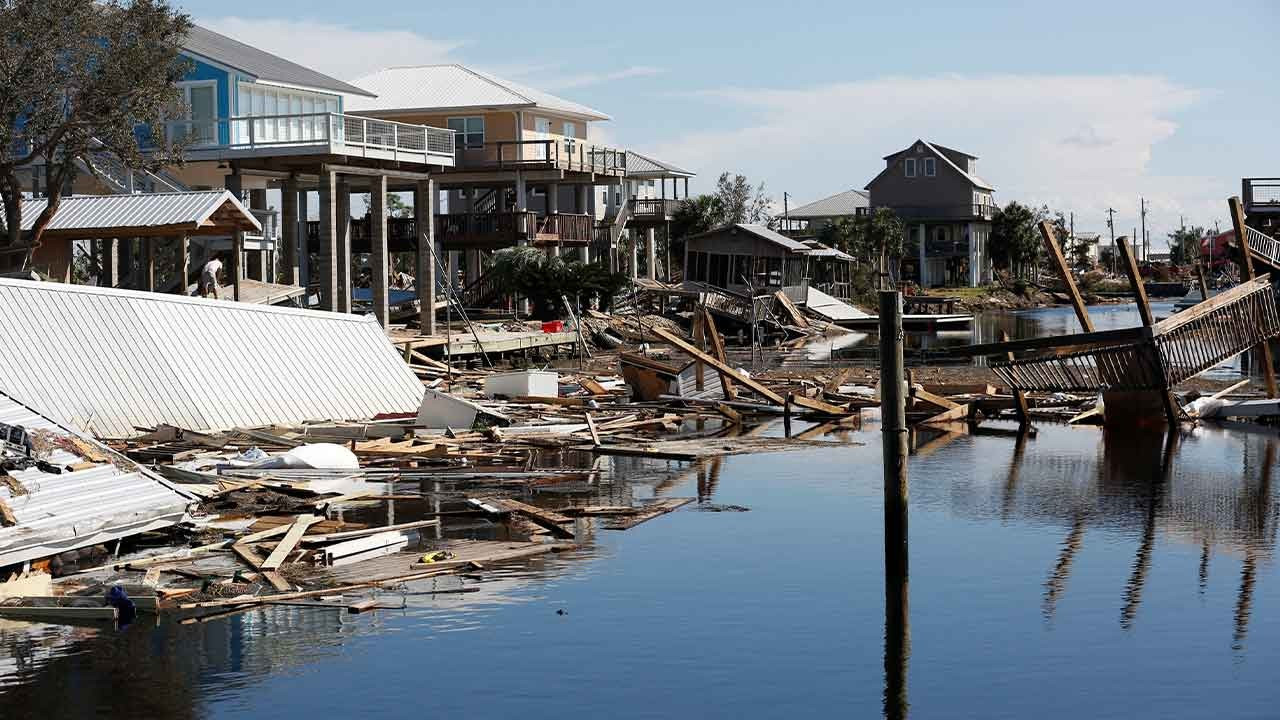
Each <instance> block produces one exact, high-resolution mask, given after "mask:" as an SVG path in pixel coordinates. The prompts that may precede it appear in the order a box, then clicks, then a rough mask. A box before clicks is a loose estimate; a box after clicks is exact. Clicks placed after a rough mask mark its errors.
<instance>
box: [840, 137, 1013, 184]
mask: <svg viewBox="0 0 1280 720" xmlns="http://www.w3.org/2000/svg"><path fill="white" fill-rule="evenodd" d="M917 144H920V145H924V146H925V147H927V148H929V150H930V151H932V152H933V154H934V155H937V156H938V157H939V158H941V159H942V162H943V164H944V165H946V166H948V167H950V168H951V169H952V170H955V171H956V172H958V173H960V175H962V176H963V177H964V178H965V179H966V180H968V181H969V182H970V183H971V184H973V185H974V186H975V187H978V188H980V189H982V190H990V191H992V192H995V188H994V187H992V186H991V185H990V184H989V183H988V182H987V181H986V180H983V179H982V178H980V177H978V176H977V175H974V174H973V173H970V172H968V171H966V170H962V169H961V168H960V166H959V165H956V164H955V163H954V162H952V160H951V158H949V157H947V153H945V152H943V151H942V146H941V145H934V144H933V143H930V142H928V141H927V140H923V139H919V138H917V139H916V141H915V142H913V143H911V144H910V145H908V146H907V147H906V148H904V149H902V150H899V151H898V152H895V153H890V154H889V155H885V156H884V159H885V160H890V159H892V158H895V157H897V156H899V155H902V154H903V153H905V152H907V151H908V150H910V149H911V148H913V147H915V146H916V145H917ZM946 149H947V150H948V151H950V152H954V153H956V154H958V155H964V156H965V157H969V158H974V159H975V160H976V159H977V156H976V155H970V154H968V153H963V152H960V151H959V150H951V149H950V148H946ZM893 165H894V164H893V163H889V164H888V165H887V167H885V169H883V170H881V171H880V172H879V173H877V174H876V176H875V177H873V178H871V181H870V182H868V183H867V184H866V186H865V189H870V188H871V185H872V183H874V182H875V181H877V180H879V179H880V178H881V177H883V176H884V175H885V173H887V172H889V171H890V170H892V169H893Z"/></svg>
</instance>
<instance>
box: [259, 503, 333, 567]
mask: <svg viewBox="0 0 1280 720" xmlns="http://www.w3.org/2000/svg"><path fill="white" fill-rule="evenodd" d="M318 522H320V518H319V517H317V516H315V515H299V516H298V518H297V519H296V520H294V521H293V525H290V526H289V530H288V532H286V533H285V534H284V539H282V540H281V541H280V543H279V544H277V545H276V547H275V549H274V550H272V551H271V554H270V555H268V556H267V559H266V560H265V561H264V562H263V563H262V569H263V570H278V569H279V568H280V566H281V565H283V564H284V561H285V558H287V557H289V553H291V552H293V549H294V548H296V547H297V546H298V541H300V540H302V536H303V535H304V534H306V532H307V528H308V527H311V525H312V524H313V523H318Z"/></svg>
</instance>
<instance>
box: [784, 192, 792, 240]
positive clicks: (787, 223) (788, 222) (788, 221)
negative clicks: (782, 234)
mask: <svg viewBox="0 0 1280 720" xmlns="http://www.w3.org/2000/svg"><path fill="white" fill-rule="evenodd" d="M790 197H791V196H790V195H788V194H787V193H785V192H784V193H782V226H783V227H785V228H786V232H791V211H790V209H788V205H787V200H788V198H790Z"/></svg>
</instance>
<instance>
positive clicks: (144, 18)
mask: <svg viewBox="0 0 1280 720" xmlns="http://www.w3.org/2000/svg"><path fill="white" fill-rule="evenodd" d="M190 28H191V21H190V19H189V18H188V17H187V15H185V14H183V13H180V12H178V11H176V10H174V9H172V8H171V7H170V6H169V5H168V4H167V3H166V2H165V1H164V0H130V1H126V0H0V116H3V117H0V201H2V202H3V207H4V214H3V216H2V217H0V254H2V255H3V256H4V258H5V259H7V261H8V262H6V260H5V259H0V266H3V265H7V264H12V263H13V260H14V259H15V258H16V257H21V258H22V263H21V264H22V265H24V266H25V265H26V264H27V263H28V262H29V260H30V257H31V254H32V252H34V250H35V248H37V247H39V245H40V238H41V236H42V235H43V233H44V229H45V228H46V227H47V226H48V224H49V221H50V220H51V219H52V218H53V215H54V213H55V212H56V211H57V209H58V205H59V202H60V200H61V198H62V194H63V192H64V190H65V188H67V187H68V186H69V185H70V184H71V181H72V180H73V178H74V177H75V174H76V172H77V167H78V166H79V165H80V164H84V165H85V166H86V167H89V168H91V169H92V168H93V164H92V162H91V158H92V157H93V156H94V155H95V154H97V153H109V154H111V155H113V156H115V158H117V159H118V160H119V161H120V163H121V164H123V165H124V166H125V167H128V168H132V169H135V170H144V169H146V170H158V169H160V168H161V167H164V166H165V165H170V164H173V163H175V162H180V161H181V148H182V145H183V144H184V141H185V139H186V138H182V137H171V135H172V133H168V132H165V131H164V128H165V121H166V120H168V119H172V118H173V117H174V116H175V114H176V111H178V110H181V109H182V107H183V106H182V96H181V94H180V92H179V91H178V87H177V84H176V83H177V82H178V81H179V80H181V79H182V78H183V76H184V75H185V74H186V70H187V67H188V65H187V63H185V62H183V61H182V60H181V59H180V56H179V51H180V50H181V49H182V43H183V42H184V40H185V38H186V36H187V33H188V32H189V31H190ZM40 166H43V174H44V181H43V183H42V184H43V185H44V186H45V187H46V188H47V195H48V203H47V205H46V206H45V209H44V210H43V211H42V212H41V213H40V215H39V216H38V217H37V218H36V219H35V221H34V224H33V226H32V230H31V231H30V232H29V233H28V234H27V236H26V237H25V238H24V237H23V232H22V229H21V228H22V192H23V190H22V181H21V176H22V175H24V174H26V173H29V172H30V173H34V172H36V168H37V167H40ZM91 171H92V170H91ZM6 250H7V252H5V251H6Z"/></svg>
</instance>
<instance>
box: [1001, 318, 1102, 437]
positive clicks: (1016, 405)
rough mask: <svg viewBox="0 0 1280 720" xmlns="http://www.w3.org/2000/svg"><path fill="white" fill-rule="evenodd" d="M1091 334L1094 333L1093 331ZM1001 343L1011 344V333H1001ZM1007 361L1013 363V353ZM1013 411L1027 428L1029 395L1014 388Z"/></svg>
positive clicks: (1008, 356)
mask: <svg viewBox="0 0 1280 720" xmlns="http://www.w3.org/2000/svg"><path fill="white" fill-rule="evenodd" d="M1089 332H1092V330H1090V331H1089ZM1000 342H1002V343H1003V342H1009V333H1008V332H1007V331H1005V330H1001V331H1000ZM1005 359H1006V360H1008V361H1009V362H1013V359H1014V358H1013V353H1011V352H1010V353H1005ZM1013 409H1014V411H1015V412H1016V413H1017V414H1018V425H1019V426H1020V427H1025V426H1026V425H1027V423H1028V422H1030V420H1031V413H1030V412H1029V411H1028V407H1027V394H1026V393H1024V392H1023V391H1022V390H1019V389H1018V388H1013Z"/></svg>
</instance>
